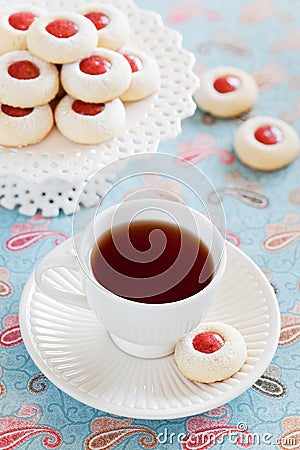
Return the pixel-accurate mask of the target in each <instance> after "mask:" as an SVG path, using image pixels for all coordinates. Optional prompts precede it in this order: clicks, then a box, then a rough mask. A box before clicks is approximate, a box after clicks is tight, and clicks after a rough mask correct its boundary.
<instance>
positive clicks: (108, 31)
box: [80, 3, 130, 50]
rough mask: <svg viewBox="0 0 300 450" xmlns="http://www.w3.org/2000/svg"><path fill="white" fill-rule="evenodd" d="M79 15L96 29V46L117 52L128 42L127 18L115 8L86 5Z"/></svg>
mask: <svg viewBox="0 0 300 450" xmlns="http://www.w3.org/2000/svg"><path fill="white" fill-rule="evenodd" d="M80 13H81V14H83V15H84V16H85V17H87V18H88V19H89V20H90V21H91V22H92V23H93V24H94V26H95V27H96V30H97V34H98V46H99V47H105V48H109V49H111V50H119V48H121V47H122V46H123V45H125V44H126V43H127V41H128V37H129V31H130V28H129V22H128V19H127V16H126V15H125V14H124V13H123V12H122V11H120V10H119V9H118V8H116V7H115V6H112V5H109V4H108V3H96V4H94V5H88V6H87V7H86V8H85V9H82V10H80Z"/></svg>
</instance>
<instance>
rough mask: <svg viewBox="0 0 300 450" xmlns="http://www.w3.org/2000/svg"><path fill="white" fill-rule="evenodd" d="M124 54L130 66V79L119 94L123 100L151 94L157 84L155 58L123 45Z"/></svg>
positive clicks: (157, 74) (138, 98)
mask: <svg viewBox="0 0 300 450" xmlns="http://www.w3.org/2000/svg"><path fill="white" fill-rule="evenodd" d="M120 53H121V54H123V55H124V57H125V58H126V59H127V61H128V62H129V64H130V66H131V70H132V79H131V83H130V86H129V88H128V89H127V90H126V91H125V92H124V93H123V94H122V95H121V96H120V98H121V100H123V101H124V102H133V101H136V100H141V99H143V98H145V97H148V96H149V95H151V94H152V93H153V92H154V91H155V90H156V89H157V88H158V86H159V81H160V74H159V67H158V65H157V64H156V62H155V60H154V59H153V58H152V57H151V56H150V55H148V54H147V53H145V52H143V51H142V50H139V49H133V48H129V47H123V48H122V49H121V50H120Z"/></svg>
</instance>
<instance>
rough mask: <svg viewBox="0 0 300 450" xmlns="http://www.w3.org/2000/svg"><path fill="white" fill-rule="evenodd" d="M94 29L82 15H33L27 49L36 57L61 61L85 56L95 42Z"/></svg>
mask: <svg viewBox="0 0 300 450" xmlns="http://www.w3.org/2000/svg"><path fill="white" fill-rule="evenodd" d="M97 42H98V36H97V30H96V28H95V26H94V25H93V24H92V22H91V21H90V20H89V19H87V18H86V17H84V16H82V15H80V14H76V13H67V12H62V13H56V14H52V15H47V16H42V17H39V18H38V19H36V20H35V21H34V22H33V24H32V25H31V27H30V28H29V30H28V33H27V47H28V50H29V51H30V52H31V53H32V54H33V55H35V56H37V57H38V58H41V59H43V60H45V61H48V62H51V63H55V64H65V63H71V62H74V61H77V60H78V59H81V58H85V57H87V56H89V55H90V54H91V52H92V51H93V50H94V48H95V47H96V46H97Z"/></svg>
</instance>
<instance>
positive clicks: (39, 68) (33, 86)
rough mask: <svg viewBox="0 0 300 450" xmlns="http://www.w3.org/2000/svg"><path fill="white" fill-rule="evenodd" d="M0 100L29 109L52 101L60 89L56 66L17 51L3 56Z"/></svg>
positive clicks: (0, 68)
mask: <svg viewBox="0 0 300 450" xmlns="http://www.w3.org/2000/svg"><path fill="white" fill-rule="evenodd" d="M0 73H1V78H0V100H1V102H2V103H5V104H7V105H11V106H19V107H21V108H27V107H32V106H39V105H43V104H45V103H48V102H49V101H51V100H52V99H53V98H54V97H55V96H56V94H57V92H58V88H59V77H58V70H57V68H56V66H55V65H54V64H50V63H47V62H45V61H42V60H41V59H38V58H36V57H35V56H32V55H31V54H30V52H28V51H27V50H15V51H14V52H10V53H6V54H5V55H2V56H0Z"/></svg>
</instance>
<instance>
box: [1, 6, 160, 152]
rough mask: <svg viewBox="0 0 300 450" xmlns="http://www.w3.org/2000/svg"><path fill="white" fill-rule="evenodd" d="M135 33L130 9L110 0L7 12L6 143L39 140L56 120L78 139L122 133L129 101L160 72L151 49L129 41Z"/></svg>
mask: <svg viewBox="0 0 300 450" xmlns="http://www.w3.org/2000/svg"><path fill="white" fill-rule="evenodd" d="M129 33H130V27H129V22H128V19H127V16H126V15H125V14H124V13H123V12H121V11H120V10H118V9H117V8H115V7H113V6H111V5H108V4H106V3H103V4H101V3H98V4H97V5H94V6H93V5H91V6H89V7H88V8H87V9H85V10H83V11H79V12H78V13H69V12H68V13H65V12H59V13H52V14H47V13H46V12H44V11H42V10H41V9H37V8H29V7H28V8H27V7H26V10H24V9H22V10H17V9H14V10H11V11H9V12H8V13H7V14H4V15H2V16H1V17H0V53H1V56H0V75H1V82H0V145H4V146H24V145H28V144H33V143H36V142H40V141H41V140H42V139H44V138H45V137H46V136H47V135H48V133H49V132H50V131H51V129H52V127H53V125H54V121H55V123H56V125H57V128H58V129H59V131H60V132H61V134H63V135H64V136H65V137H66V138H68V139H70V140H72V141H74V142H76V143H80V144H99V143H101V142H104V141H107V140H109V139H111V138H113V137H115V136H117V135H118V134H119V133H120V132H121V131H122V129H123V128H124V127H125V122H126V111H125V107H124V103H123V102H133V101H137V100H141V99H143V98H145V97H147V96H149V95H150V94H152V93H153V92H154V91H155V90H156V89H157V87H158V85H159V78H160V77H159V69H158V66H157V64H156V62H155V61H154V60H153V59H152V58H151V57H150V56H149V55H148V54H147V53H145V52H144V51H141V50H138V49H132V48H128V47H125V44H126V42H127V40H128V37H129ZM50 102H51V106H50Z"/></svg>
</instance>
